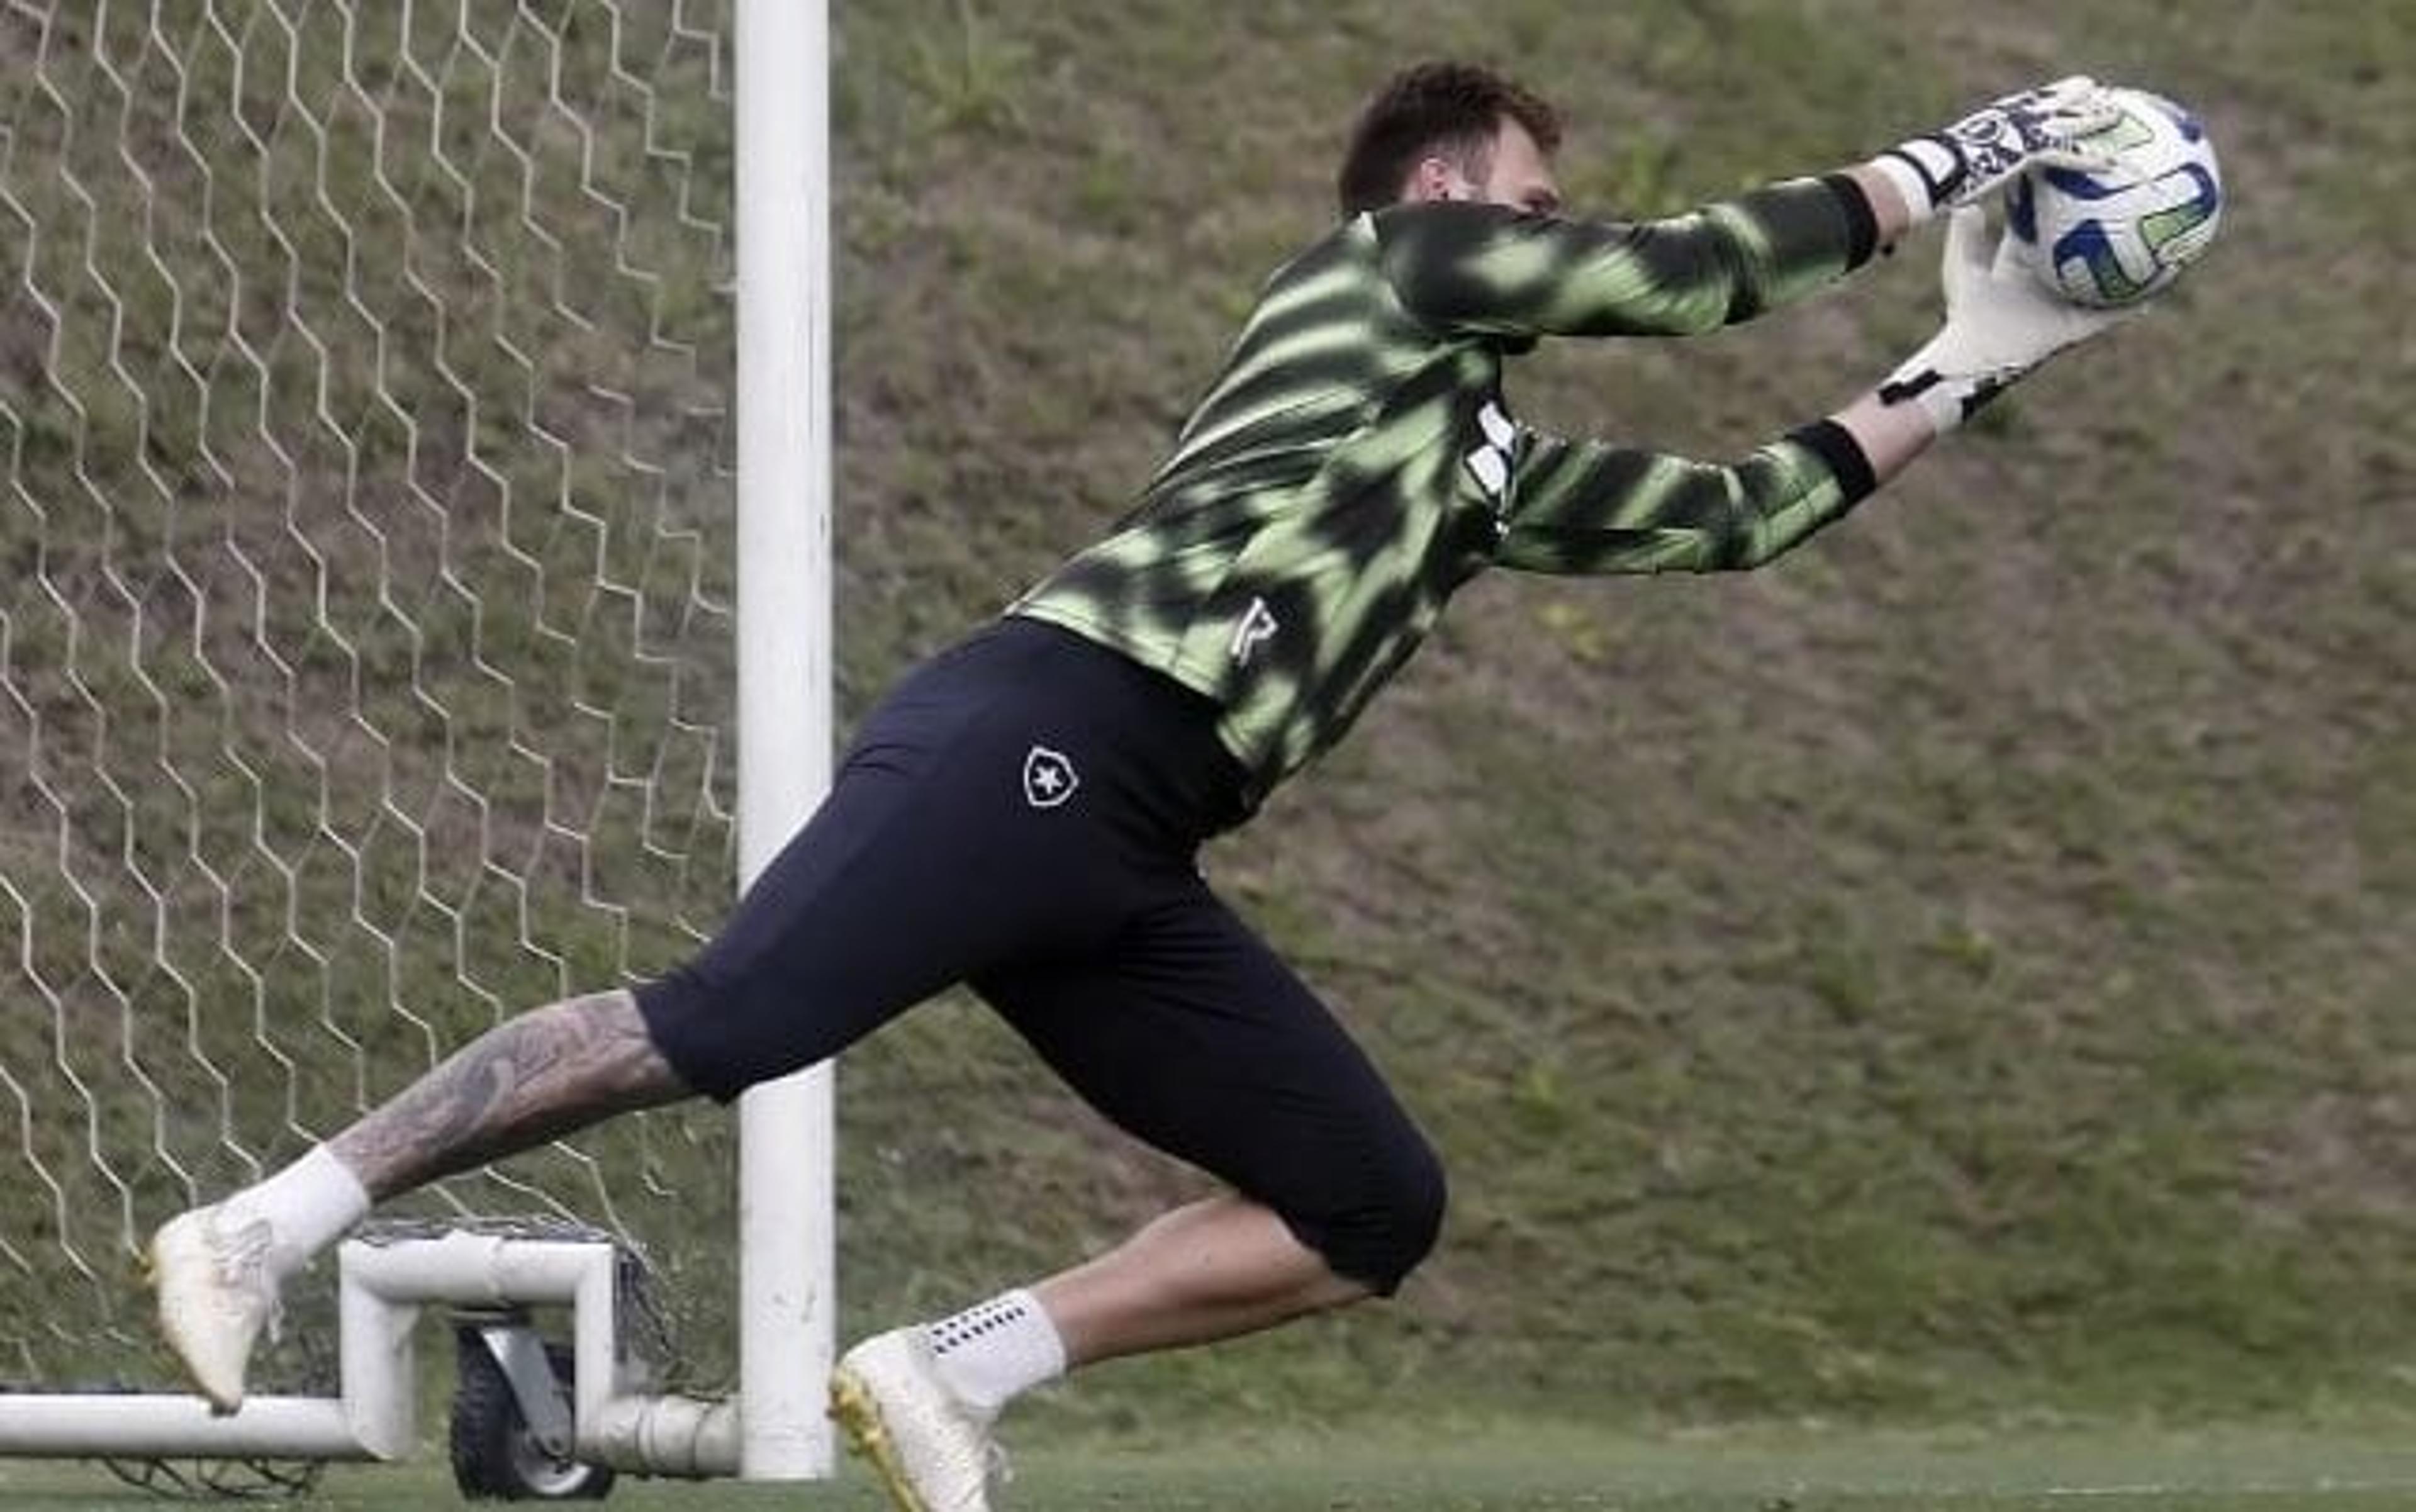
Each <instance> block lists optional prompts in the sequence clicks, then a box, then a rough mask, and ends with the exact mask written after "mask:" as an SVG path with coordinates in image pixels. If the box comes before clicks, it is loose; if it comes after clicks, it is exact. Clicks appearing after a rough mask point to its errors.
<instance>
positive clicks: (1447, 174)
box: [1402, 155, 1460, 204]
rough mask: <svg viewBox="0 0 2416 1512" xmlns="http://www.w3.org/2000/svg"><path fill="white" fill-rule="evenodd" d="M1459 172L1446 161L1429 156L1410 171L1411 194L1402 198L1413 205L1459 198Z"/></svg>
mask: <svg viewBox="0 0 2416 1512" xmlns="http://www.w3.org/2000/svg"><path fill="white" fill-rule="evenodd" d="M1459 176H1460V175H1459V170H1458V169H1457V168H1454V167H1453V166H1452V165H1451V164H1450V163H1449V162H1448V161H1446V160H1445V159H1442V158H1440V157H1435V156H1433V155H1428V156H1427V157H1424V158H1421V159H1418V165H1417V167H1415V168H1413V169H1412V170H1411V171H1410V182H1409V192H1408V193H1406V194H1404V195H1403V196H1402V198H1403V199H1405V200H1408V201H1409V202H1410V203H1411V204H1441V203H1442V202H1445V201H1448V200H1456V199H1457V198H1459V193H1458V188H1459Z"/></svg>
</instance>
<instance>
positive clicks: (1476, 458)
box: [1468, 399, 1518, 529]
mask: <svg viewBox="0 0 2416 1512" xmlns="http://www.w3.org/2000/svg"><path fill="white" fill-rule="evenodd" d="M1476 428H1477V429H1478V430H1480V431H1484V432H1485V445H1483V446H1479V447H1477V448H1476V449H1475V450H1474V451H1472V452H1470V453H1469V454H1468V471H1469V473H1470V475H1471V476H1473V477H1474V478H1475V479H1476V484H1477V487H1479V488H1481V489H1483V490H1484V491H1485V496H1486V497H1487V498H1488V499H1491V500H1492V501H1493V506H1494V510H1495V513H1496V517H1497V518H1496V519H1495V521H1494V525H1495V528H1496V529H1499V528H1501V526H1502V520H1501V519H1500V518H1499V514H1500V511H1501V508H1502V504H1503V503H1504V502H1505V501H1506V500H1507V498H1508V496H1509V492H1510V459H1511V458H1512V457H1513V456H1515V455H1516V454H1517V453H1516V451H1515V448H1516V446H1517V445H1518V422H1517V421H1515V420H1513V419H1511V418H1510V415H1509V412H1508V411H1506V410H1504V409H1503V408H1502V401H1500V400H1497V399H1489V400H1487V401H1485V407H1484V408H1483V409H1481V410H1478V411H1477V412H1476Z"/></svg>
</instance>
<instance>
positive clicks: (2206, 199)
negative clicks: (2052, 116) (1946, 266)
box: [2005, 89, 2223, 307]
mask: <svg viewBox="0 0 2416 1512" xmlns="http://www.w3.org/2000/svg"><path fill="white" fill-rule="evenodd" d="M2107 93H2109V94H2111V95H2112V96H2113V97H2114V98H2115V99H2116V100H2117V101H2118V102H2120V104H2121V106H2122V118H2121V119H2120V120H2118V121H2116V122H2115V123H2114V124H2113V125H2112V126H2109V127H2106V129H2103V130H2101V131H2097V132H2093V133H2091V135H2089V136H2087V137H2083V138H2081V139H2080V144H2082V145H2085V146H2088V147H2091V148H2094V149H2097V150H2099V151H2103V152H2106V153H2107V154H2109V155H2111V156H2112V158H2113V159H2114V163H2113V166H2112V167H2110V168H2106V169H2104V170H2101V171H2097V172H2092V173H2082V172H2079V171H2076V170H2074V169H2069V168H2036V169H2032V170H2031V172H2029V173H2027V174H2023V175H2022V176H2021V177H2020V178H2019V179H2018V180H2016V182H2015V183H2014V185H2013V187H2012V189H2011V190H2010V192H2009V193H2008V194H2007V197H2006V203H2005V214H2006V219H2007V222H2008V224H2009V225H2010V226H2011V227H2012V230H2013V233H2014V234H2015V235H2016V237H2019V238H2020V239H2021V240H2023V241H2025V242H2029V243H2031V244H2033V245H2034V246H2035V247H2036V248H2037V249H2038V253H2039V255H2038V258H2037V261H2036V266H2037V268H2038V273H2039V277H2041V278H2042V279H2045V280H2046V282H2047V285H2048V287H2050V288H2052V289H2054V290H2055V291H2056V292H2057V293H2058V294H2061V295H2063V296H2064V297H2065V298H2067V299H2070V300H2073V301H2075V302H2076V303H2078V304H2084V305H2094V306H2099V307H2106V306H2114V305H2133V304H2137V303H2138V302H2139V301H2140V300H2142V299H2146V298H2149V297H2151V296H2152V295H2155V294H2156V293H2158V292H2159V291H2160V290H2162V289H2164V288H2166V287H2167V285H2169V284H2170V283H2171V282H2172V281H2173V280H2175V279H2178V278H2180V277H2181V275H2182V269H2183V268H2185V267H2187V266H2188V265H2190V264H2192V263H2195V262H2197V260H2198V258H2200V257H2201V256H2203V255H2205V252H2206V249H2207V247H2208V245H2209V244H2210V243H2212V241H2213V240H2214V232H2215V227H2216V226H2218V225H2219V224H2221V223H2222V219H2223V175H2222V173H2221V171H2220V170H2219V169H2217V167H2216V166H2215V160H2214V144H2212V143H2211V142H2209V141H2208V140H2207V136H2206V128H2204V127H2203V126H2201V125H2199V124H2198V120H2197V116H2195V115H2192V114H2191V113H2189V112H2187V111H2185V110H2183V109H2182V107H2181V106H2179V105H2176V104H2174V103H2173V102H2172V101H2171V100H2169V99H2167V98H2164V97H2163V96H2161V95H2152V94H2150V93H2149V92H2148V91H2146V90H2144V89H2112V90H2108V91H2107Z"/></svg>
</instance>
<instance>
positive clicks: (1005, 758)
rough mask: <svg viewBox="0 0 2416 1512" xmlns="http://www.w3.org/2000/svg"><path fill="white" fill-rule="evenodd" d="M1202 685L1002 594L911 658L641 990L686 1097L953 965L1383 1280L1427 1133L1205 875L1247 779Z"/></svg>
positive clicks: (1094, 1085)
mask: <svg viewBox="0 0 2416 1512" xmlns="http://www.w3.org/2000/svg"><path fill="white" fill-rule="evenodd" d="M1215 718H1216V711H1215V706H1214V705H1213V704H1212V703H1209V702H1208V701H1207V700H1205V699H1203V698H1200V696H1199V695H1197V694H1194V693H1192V692H1191V691H1190V690H1189V689H1187V688H1183V687H1181V686H1180V685H1178V684H1176V683H1174V682H1172V681H1171V680H1170V679H1168V678H1165V677H1162V676H1160V675H1158V674H1157V673H1153V672H1150V671H1148V670H1147V669H1145V668H1142V667H1140V665H1138V664H1137V663H1135V662H1133V661H1131V660H1130V659H1128V658H1125V657H1123V656H1120V655H1118V654H1116V653H1115V652H1113V651H1110V650H1108V649H1106V648H1105V647H1102V646H1098V645H1095V644H1094V643H1091V642H1089V641H1086V640H1083V639H1082V638H1080V637H1079V636H1076V635H1073V634H1071V633H1068V632H1066V631H1064V630H1060V629H1058V628H1056V627H1051V626H1047V625H1043V624H1040V623H1038V622H1036V621H1030V620H1021V619H1012V618H1010V619H1006V620H1004V621H1001V622H999V623H998V624H996V625H993V626H991V627H989V628H987V629H985V630H983V631H981V632H980V633H978V634H976V635H975V636H974V637H973V638H972V639H970V640H968V641H966V642H964V643H960V644H959V645H958V646H956V647H955V648H953V649H952V650H949V651H947V652H945V653H944V654H942V655H941V656H939V657H938V658H934V659H933V660H931V661H929V662H927V663H925V664H924V665H923V666H921V667H920V668H918V669H917V670H915V671H914V673H912V674H910V675H909V676H908V677H907V678H906V679H905V681H904V682H902V683H901V684H899V685H898V688H896V689H895V690H894V691H893V692H892V693H891V694H890V695H889V697H888V699H887V700H886V701H885V702H883V704H882V705H881V706H880V707H879V708H878V709H877V710H875V711H874V713H873V715H872V717H871V718H869V719H868V721H867V723H866V725H865V728H864V730H863V733H861V734H860V735H859V736H858V738H857V740H856V742H855V745H854V747H853V749H852V750H851V751H850V752H849V754H848V756H847V758H846V759H845V761H844V762H843V763H842V764H840V768H839V771H838V777H837V779H836V780H835V781H834V782H833V784H832V788H831V792H830V794H829V795H828V797H827V798H826V799H825V800H824V801H823V805H822V807H821V808H820V809H818V810H816V812H815V814H814V816H813V818H812V819H811V820H810V821H809V822H808V824H806V826H805V827H804V828H803V829H802V830H800V831H799V832H798V833H797V835H796V837H795V838H794V839H792V840H791V841H790V843H789V845H788V847H787V848H786V849H785V850H783V851H782V852H781V853H780V854H779V855H778V857H777V858H776V859H775V860H774V861H773V862H772V864H771V866H770V867H768V868H767V869H765V870H764V872H763V875H762V876H761V877H760V878H758V879H757V880H756V883H755V885H753V886H752V887H751V888H750V889H749V890H748V891H747V896H746V897H745V898H744V899H743V900H740V902H739V905H738V908H737V910H736V912H735V913H734V914H733V915H732V917H731V919H730V921H729V923H728V924H727V925H726V926H725V927H724V929H723V930H722V931H721V933H720V934H719V935H718V936H717V937H716V938H715V939H714V940H713V941H712V942H711V943H710V944H709V945H706V946H705V947H704V949H703V950H702V952H700V953H699V954H698V955H697V957H696V958H695V959H694V960H691V961H689V962H688V963H687V964H686V965H685V966H682V967H680V968H679V969H677V970H675V971H673V972H672V973H671V974H669V975H666V976H664V977H663V978H662V979H661V980H659V981H657V982H653V983H650V984H648V985H647V986H645V987H643V988H642V989H640V990H639V992H638V1004H639V1006H640V1009H641V1011H642V1013H643V1014H644V1016H645V1020H646V1023H647V1027H648V1029H649V1031H650V1032H651V1034H652V1035H653V1036H654V1040H655V1043H656V1045H657V1048H658V1049H659V1050H660V1051H662V1053H663V1055H664V1057H665V1059H666V1060H668V1061H669V1062H670V1063H671V1065H672V1068H673V1069H674V1070H676V1071H678V1072H679V1074H680V1075H681V1076H682V1077H683V1078H684V1079H685V1080H686V1081H687V1083H688V1084H689V1085H690V1086H692V1087H694V1088H695V1089H696V1090H698V1091H699V1092H702V1093H705V1094H708V1095H710V1096H715V1097H718V1098H725V1099H726V1098H729V1097H732V1096H736V1095H737V1094H738V1093H739V1092H740V1091H742V1090H744V1089H745V1088H746V1087H747V1086H749V1085H751V1084H753V1083H754V1082H757V1081H764V1080H767V1079H769V1078H772V1077H776V1076H781V1075H784V1074H786V1073H788V1072H790V1071H793V1070H795V1069H797V1068H799V1067H801V1066H809V1065H812V1064H813V1063H815V1062H817V1061H820V1060H823V1059H824V1058H825V1057H828V1056H830V1055H834V1054H836V1053H838V1051H840V1050H841V1049H843V1048H845V1047H846V1046H847V1045H849V1044H852V1043H853V1042H854V1041H855V1040H856V1039H858V1038H860V1037H862V1036H865V1035H866V1034H868V1033H870V1032H871V1031H872V1030H874V1029H876V1028H878V1027H880V1026H881V1025H882V1024H883V1023H885V1022H887V1021H889V1020H890V1019H892V1018H894V1017H896V1016H897V1015H898V1014H899V1013H901V1012H903V1011H904V1010H906V1009H907V1008H909V1007H912V1006H913V1005H915V1004H917V1003H919V1002H921V1001H923V1000H924V999H926V998H928V997H930V996H932V995H933V994H935V993H937V992H939V991H940V990H943V989H944V988H946V987H949V986H951V985H953V984H955V983H958V982H965V983H970V984H971V985H972V987H973V988H974V990H975V991H976V992H978V993H979V994H980V995H981V996H982V998H983V999H984V1000H985V1001H987V1002H988V1003H989V1005H991V1006H992V1007H994V1008H995V1009H996V1010H997V1011H998V1012H999V1013H1000V1014H1001V1015H1003V1016H1004V1018H1005V1020H1006V1021H1007V1022H1008V1023H1010V1024H1012V1025H1013V1026H1014V1028H1015V1029H1016V1031H1017V1033H1019V1034H1020V1035H1021V1036H1023V1037H1024V1038H1025V1039H1026V1040H1027V1041H1029V1042H1030V1044H1031V1045H1032V1047H1033V1048H1034V1050H1035V1051H1038V1052H1039V1054H1040V1056H1041V1057H1042V1058H1043V1059H1044V1060H1046V1061H1047V1062H1048V1063H1049V1066H1051V1067H1053V1068H1054V1069H1055V1070H1056V1071H1057V1073H1058V1074H1059V1075H1060V1076H1062V1077H1064V1078H1065V1081H1067V1082H1068V1083H1069V1084H1070V1085H1072V1086H1073V1087H1074V1088H1075V1090H1076V1091H1078V1092H1079V1093H1080V1094H1081V1095H1082V1096H1083V1097H1085V1098H1087V1099H1088V1100H1089V1101H1090V1102H1091V1104H1092V1105H1093V1106H1094V1107H1095V1108H1097V1109H1098V1110H1099V1111H1101V1112H1103V1113H1105V1114H1106V1115H1107V1116H1108V1117H1109V1118H1110V1119H1112V1120H1114V1121H1115V1122H1116V1123H1117V1124H1119V1125H1120V1126H1123V1127H1124V1128H1125V1129H1126V1130H1128V1131H1130V1132H1131V1133H1133V1134H1135V1135H1137V1136H1139V1137H1140V1138H1141V1139H1143V1140H1145V1141H1147V1142H1150V1143H1151V1144H1154V1145H1155V1146H1157V1147H1158V1148H1159V1149H1161V1150H1164V1151H1166V1152H1167V1153H1169V1154H1170V1155H1173V1156H1176V1157H1180V1158H1182V1159H1184V1160H1187V1161H1189V1162H1191V1163H1192V1164H1194V1165H1196V1166H1199V1167H1200V1168H1201V1169H1202V1170H1205V1171H1207V1172H1210V1173H1211V1174H1213V1175H1215V1176H1216V1177H1217V1178H1219V1179H1221V1180H1222V1181H1224V1182H1226V1183H1228V1184H1230V1185H1231V1187H1233V1188H1234V1189H1235V1190H1237V1191H1239V1192H1241V1193H1243V1194H1244V1195H1245V1196H1247V1197H1249V1198H1251V1199H1253V1200H1255V1201H1257V1202H1262V1203H1264V1204H1265V1205H1267V1206H1268V1207H1270V1208H1272V1209H1274V1210H1275V1211H1276V1213H1277V1214H1279V1215H1281V1216H1282V1217H1283V1218H1284V1220H1285V1222H1286V1223H1287V1224H1288V1225H1289V1226H1290V1227H1291V1230H1292V1232H1294V1233H1295V1234H1296V1235H1297V1236H1298V1237H1299V1238H1300V1239H1301V1241H1302V1242H1303V1243H1305V1244H1306V1245H1308V1246H1309V1247H1312V1248H1314V1249H1316V1250H1317V1251H1319V1253H1321V1255H1323V1256H1324V1257H1325V1260H1326V1262H1327V1263H1328V1264H1329V1265H1331V1266H1332V1267H1333V1268H1334V1269H1335V1270H1336V1272H1337V1273H1338V1274H1340V1275H1343V1276H1346V1277H1349V1278H1352V1279H1354V1280H1358V1281H1361V1282H1364V1283H1366V1284H1368V1285H1370V1286H1373V1287H1375V1288H1376V1289H1378V1290H1379V1291H1382V1292H1390V1291H1392V1290H1393V1289H1394V1288H1395V1287H1397V1285H1398V1284H1399V1282H1400V1280H1401V1278H1402V1277H1403V1276H1405V1275H1407V1274H1408V1272H1409V1271H1410V1269H1411V1268H1412V1266H1414V1265H1415V1264H1416V1263H1418V1261H1419V1260H1421V1259H1422V1258H1424V1256H1425V1255H1426V1253H1427V1250H1428V1249H1430V1248H1431V1247H1433V1243H1434V1239H1435V1234H1436V1232H1437V1230H1438V1228H1439V1227H1440V1225H1441V1222H1442V1203H1443V1188H1442V1171H1441V1168H1440V1165H1439V1164H1438V1162H1437V1160H1436V1159H1435V1157H1434V1153H1433V1151H1432V1150H1431V1148H1430V1147H1429V1146H1428V1145H1427V1142H1426V1140H1425V1139H1424V1138H1423V1137H1422V1136H1421V1135H1420V1134H1419V1132H1418V1130H1417V1129H1416V1127H1415V1126H1413V1125H1412V1123H1411V1122H1410V1120H1409V1118H1408V1116H1407V1115H1406V1114H1405V1113H1404V1112H1403V1111H1402V1110H1401V1108H1400V1106H1399V1104H1398V1103H1397V1101H1396V1100H1395V1099H1394V1097H1393V1095H1392V1093H1391V1091H1390V1090H1389V1089H1388V1088H1387V1087H1386V1086H1385V1085H1384V1082H1383V1081H1382V1078H1381V1077H1380V1076H1378V1074H1377V1072H1376V1069H1375V1067H1374V1066H1371V1065H1370V1064H1369V1063H1368V1061H1367V1057H1366V1055H1364V1054H1363V1053H1362V1052H1361V1051H1360V1050H1359V1048H1358V1046H1356V1045H1355V1044H1353V1043H1352V1042H1351V1038H1350V1036H1348V1035H1346V1034H1345V1033H1344V1032H1343V1030H1342V1028H1341V1026H1340V1025H1339V1024H1338V1023H1336V1021H1335V1020H1334V1018H1333V1016H1332V1015H1331V1014H1330V1013H1328V1012H1327V1011H1326V1009H1325V1006H1324V1005H1322V1004H1321V1003H1320V1002H1319V1001H1318V1000H1317V997H1316V996H1315V994H1313V993H1312V992H1310V991H1309V990H1308V989H1307V987H1306V986H1305V985H1304V984H1303V983H1302V982H1301V981H1300V979H1299V978H1298V977H1296V976H1295V975H1292V973H1291V970H1290V969H1289V968H1288V967H1286V966H1285V965H1284V963H1283V962H1282V961H1281V960H1278V959H1277V958H1276V955H1275V953H1274V952H1273V951H1271V950H1269V949H1268V948H1267V946H1266V945H1264V944H1263V943H1261V941H1260V940H1259V939H1258V937H1257V936H1256V935H1254V934H1252V933H1251V932H1250V930H1248V929H1247V928H1246V926H1245V925H1244V924H1243V923H1242V921H1241V920H1240V919H1239V918H1237V917H1235V916H1234V915H1233V914H1232V912H1231V910H1230V909H1228V908H1227V907H1226V906H1225V905H1224V903H1223V902H1221V901H1220V900H1218V899H1217V898H1216V895H1215V894H1214V893H1212V892H1211V891H1210V890H1209V888H1208V885H1207V884H1206V882H1205V881H1203V880H1202V879H1201V877H1200V871H1199V869H1198V865H1197V855H1198V852H1199V848H1200V844H1201V842H1202V841H1204V840H1205V839H1208V838H1209V837H1210V836H1211V835H1213V834H1215V833H1216V832H1217V831H1219V830H1221V829H1223V828H1226V827H1229V826H1230V825H1231V824H1233V823H1235V822H1237V821H1238V819H1239V817H1240V815H1241V811H1242V805H1241V801H1240V797H1239V794H1240V793H1241V791H1242V779H1241V774H1240V770H1239V768H1238V766H1237V765H1236V764H1235V763H1234V762H1233V760H1232V758H1231V756H1229V755H1228V754H1227V753H1226V752H1225V750H1224V748H1223V747H1222V746H1221V744H1220V743H1219V742H1218V740H1217V738H1216V731H1215Z"/></svg>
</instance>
